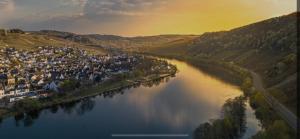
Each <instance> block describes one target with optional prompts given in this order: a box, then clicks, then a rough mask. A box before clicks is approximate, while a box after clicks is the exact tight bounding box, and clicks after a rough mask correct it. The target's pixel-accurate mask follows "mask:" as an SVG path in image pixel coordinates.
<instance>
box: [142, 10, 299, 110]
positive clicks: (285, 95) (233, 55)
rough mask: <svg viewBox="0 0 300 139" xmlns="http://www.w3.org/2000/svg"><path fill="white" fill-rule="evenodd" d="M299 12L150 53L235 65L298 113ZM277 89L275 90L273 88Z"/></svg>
mask: <svg viewBox="0 0 300 139" xmlns="http://www.w3.org/2000/svg"><path fill="white" fill-rule="evenodd" d="M296 16H297V14H296V13H293V14H290V15H285V16H281V17H276V18H272V19H268V20H265V21H261V22H257V23H254V24H250V25H247V26H243V27H240V28H236V29H232V30H229V31H222V32H211V33H204V34H203V35H201V36H199V37H197V38H195V39H193V40H189V41H187V42H185V43H175V44H168V45H167V46H165V47H159V48H154V49H151V50H149V51H148V52H150V53H153V54H159V55H165V56H181V57H184V56H189V57H193V58H196V59H210V60H217V61H225V62H232V63H235V64H238V65H240V66H242V67H245V68H247V69H250V70H253V71H255V72H257V73H259V74H260V76H262V77H263V80H264V84H265V87H267V88H270V89H269V91H270V92H271V93H272V94H273V95H274V96H275V97H276V98H278V99H279V100H280V101H281V102H282V103H284V104H285V105H287V106H288V107H289V108H290V109H292V110H293V111H294V112H296V108H297V107H296V106H297V86H296V85H297V82H296V81H297V80H296V76H297V22H296V21H297V20H296ZM273 86H274V87H273Z"/></svg>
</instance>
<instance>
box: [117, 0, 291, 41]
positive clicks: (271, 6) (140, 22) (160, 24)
mask: <svg viewBox="0 0 300 139" xmlns="http://www.w3.org/2000/svg"><path fill="white" fill-rule="evenodd" d="M294 11H296V0H218V1H205V0H189V1H188V2H186V1H183V0H174V1H172V3H169V4H167V5H166V6H165V7H163V8H161V9H159V10H156V11H151V14H149V15H143V16H140V17H138V18H136V20H135V21H132V22H130V24H128V25H126V28H125V29H124V30H122V32H120V34H121V35H125V36H138V35H159V34H202V33H204V32H213V31H223V30H230V29H233V28H236V27H240V26H244V25H247V24H251V23H255V22H258V21H261V20H265V19H268V18H272V17H276V16H281V15H286V14H290V13H292V12H294Z"/></svg>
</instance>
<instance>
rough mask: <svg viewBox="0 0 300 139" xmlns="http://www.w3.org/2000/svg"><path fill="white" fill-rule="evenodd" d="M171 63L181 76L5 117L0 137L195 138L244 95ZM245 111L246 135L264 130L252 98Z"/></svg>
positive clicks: (188, 68) (177, 62)
mask: <svg viewBox="0 0 300 139" xmlns="http://www.w3.org/2000/svg"><path fill="white" fill-rule="evenodd" d="M169 62H171V63H172V64H175V65H176V66H177V68H178V70H179V72H178V73H177V74H176V77H172V78H168V79H165V80H163V81H161V82H160V83H154V84H151V85H147V86H139V87H135V88H130V89H126V90H124V91H123V92H119V93H114V94H111V95H105V96H104V95H101V96H97V97H94V98H90V99H86V100H82V101H79V102H74V103H70V104H67V105H61V106H59V107H54V108H49V109H45V110H42V111H40V112H39V113H35V114H31V115H27V116H25V117H23V118H14V117H11V118H7V119H4V120H3V121H2V122H1V124H0V138H1V139H15V138H16V139H20V138H24V139H35V138H37V139H42V138H43V139H113V138H116V139H117V138H146V137H147V138H153V139H160V138H179V139H191V138H192V133H193V131H194V130H195V128H197V127H198V126H199V125H200V124H202V123H204V122H208V121H210V120H212V119H217V118H220V115H221V108H222V105H223V104H224V103H225V101H226V100H227V99H229V98H234V97H237V96H240V95H242V91H241V90H240V89H239V88H238V87H237V86H234V85H231V84H228V83H226V82H224V81H220V80H218V79H216V78H214V77H212V76H210V75H208V74H206V73H204V72H202V71H201V70H198V69H196V68H194V67H193V66H190V65H188V64H186V63H184V62H180V61H176V60H169ZM150 86H151V87H150ZM246 116H247V118H246V121H247V124H246V126H247V129H246V132H245V135H244V137H243V138H249V137H251V135H253V134H255V133H256V132H257V131H258V130H260V126H259V122H258V121H257V120H256V119H255V115H254V111H253V110H252V109H251V107H250V106H249V104H248V103H247V111H246Z"/></svg>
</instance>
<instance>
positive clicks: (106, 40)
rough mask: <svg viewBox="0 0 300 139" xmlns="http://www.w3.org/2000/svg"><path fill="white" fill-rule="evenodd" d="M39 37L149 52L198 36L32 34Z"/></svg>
mask: <svg viewBox="0 0 300 139" xmlns="http://www.w3.org/2000/svg"><path fill="white" fill-rule="evenodd" d="M32 33H34V34H38V35H47V36H52V37H57V38H61V39H65V40H69V41H74V42H77V43H81V44H85V45H93V46H101V47H104V48H117V49H122V50H127V51H131V50H139V49H140V50H147V49H150V48H153V47H160V46H165V45H167V44H170V43H173V42H176V41H185V40H191V39H194V38H196V37H198V36H196V35H158V36H139V37H121V36H115V35H99V34H83V35H82V34H75V33H70V32H61V31H54V30H41V31H37V32H32Z"/></svg>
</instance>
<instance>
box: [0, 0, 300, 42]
mask: <svg viewBox="0 0 300 139" xmlns="http://www.w3.org/2000/svg"><path fill="white" fill-rule="evenodd" d="M295 11H296V0H0V28H21V29H24V30H41V29H54V30H62V31H70V32H75V33H98V34H115V35H123V36H138V35H143V36H145V35H157V34H201V33H203V32H211V31H220V30H228V29H232V28H234V27H239V26H243V25H246V24H249V23H253V22H257V21H260V20H264V19H268V18H271V17H275V16H281V15H285V14H289V13H292V12H295Z"/></svg>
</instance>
